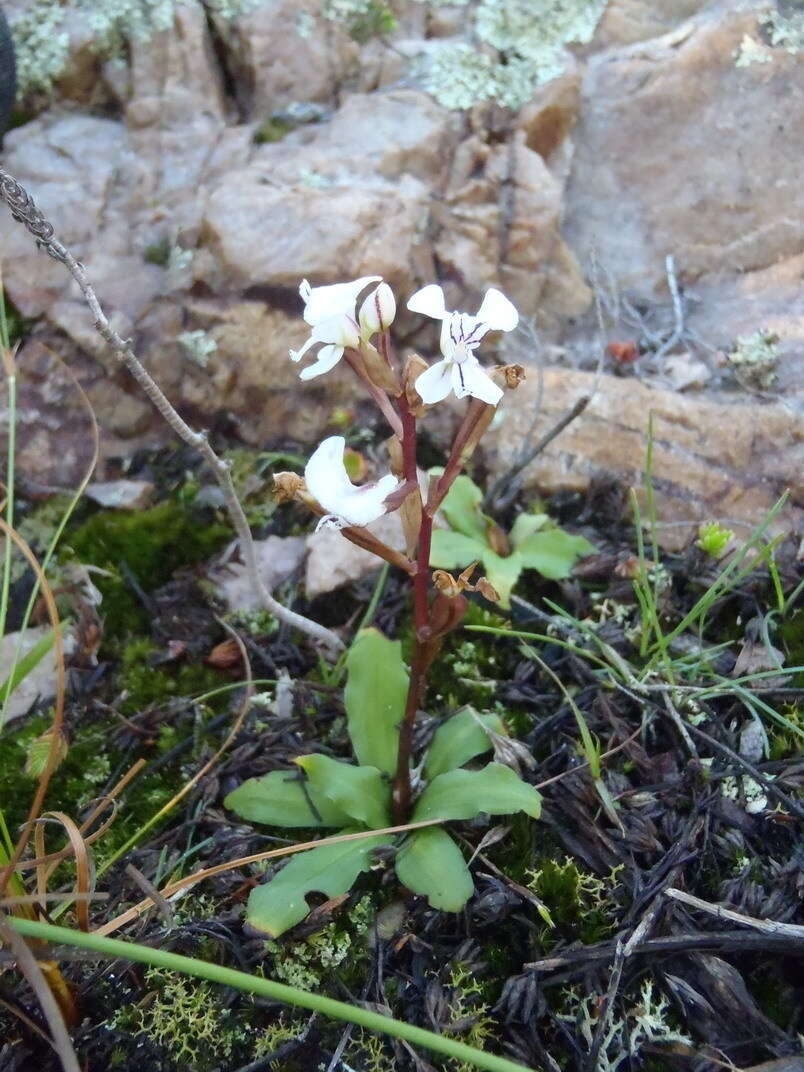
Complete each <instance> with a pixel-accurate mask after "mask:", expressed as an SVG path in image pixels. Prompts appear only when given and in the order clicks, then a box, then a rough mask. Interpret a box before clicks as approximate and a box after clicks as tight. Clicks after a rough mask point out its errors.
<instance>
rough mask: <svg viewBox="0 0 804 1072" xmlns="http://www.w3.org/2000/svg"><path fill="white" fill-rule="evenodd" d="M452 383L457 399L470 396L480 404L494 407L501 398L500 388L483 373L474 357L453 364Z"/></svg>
mask: <svg viewBox="0 0 804 1072" xmlns="http://www.w3.org/2000/svg"><path fill="white" fill-rule="evenodd" d="M452 383H453V386H454V390H455V395H456V397H457V398H466V396H467V395H472V397H473V398H479V399H480V401H481V402H487V403H488V405H490V406H496V405H497V403H498V402H499V401H500V399H501V398H502V396H503V392H502V388H501V387H498V386H497V384H496V383H495V382H494V380H492V379H491V378H490V377H489V376H488V375H487V373H485V372H484V371H483V369H482V368H481V366H480V362H479V361H478V360H477V358H475V357H470V358H468V359H467V360H466V361H461V362H460V363H459V362H455V365H454V369H453V373H452Z"/></svg>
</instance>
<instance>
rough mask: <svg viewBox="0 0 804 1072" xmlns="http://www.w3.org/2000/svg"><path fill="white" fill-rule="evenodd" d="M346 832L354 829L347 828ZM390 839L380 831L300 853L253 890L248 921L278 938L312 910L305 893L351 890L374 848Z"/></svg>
mask: <svg viewBox="0 0 804 1072" xmlns="http://www.w3.org/2000/svg"><path fill="white" fill-rule="evenodd" d="M343 833H344V834H348V833H352V831H350V830H344V831H343ZM389 840H390V839H389V838H388V837H384V836H383V835H379V836H377V837H369V838H361V839H360V840H359V841H341V842H338V843H337V844H335V845H322V846H321V847H320V848H318V849H309V850H308V851H307V852H300V853H298V855H296V856H293V857H292V858H291V860H290V862H289V863H288V864H286V865H285V867H283V868H282V870H281V871H280V872H279V874H278V875H276V876H275V877H274V878H272V879H270V880H269V881H268V882H266V883H265V884H264V885H263V886H257V887H256V889H253V890H252V891H251V894H250V895H249V899H248V905H247V906H246V923H248V924H249V925H250V926H251V927H254V928H255V929H256V930H258V931H262V932H263V933H265V934H267V935H269V936H270V937H271V938H278V937H279V935H280V934H284V932H285V931H286V930H289V929H290V928H291V927H295V925H296V924H297V923H300V922H301V921H302V920H303V919H304V917H305V916H306V915H307V913H308V912H309V910H310V909H309V906H308V904H307V901H306V900H305V895H306V894H308V893H323V894H325V895H326V896H327V897H339V896H340V895H341V894H342V893H348V892H349V890H350V889H351V888H352V886H353V885H354V882H355V879H356V878H357V876H358V875H359V874H361V872H363V871H368V869H369V868H370V867H371V851H372V849H375V848H377V846H378V845H385V844H387V843H388V841H389Z"/></svg>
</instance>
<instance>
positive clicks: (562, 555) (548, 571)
mask: <svg viewBox="0 0 804 1072" xmlns="http://www.w3.org/2000/svg"><path fill="white" fill-rule="evenodd" d="M594 549H595V548H594V545H593V544H591V543H590V542H589V541H588V540H587V539H586V538H585V537H584V536H573V535H571V534H570V533H569V532H564V530H563V529H558V528H556V529H545V530H544V531H543V532H534V533H532V534H531V535H530V536H527V537H525V539H523V540H522V542H521V543H520V544H519V547H518V552H519V554H520V555H521V556H522V563H523V565H524V567H525V568H526V569H535V570H538V571H539V573H541V575H542V576H543V577H548V578H549V579H550V580H551V581H558V580H561V579H562V577H569V575H570V571H571V570H572V567H573V566H574V565H575V563H576V562H577V561H578V559H579V558H582V557H583V556H584V555H590V554H591V553H592V552H593V551H594Z"/></svg>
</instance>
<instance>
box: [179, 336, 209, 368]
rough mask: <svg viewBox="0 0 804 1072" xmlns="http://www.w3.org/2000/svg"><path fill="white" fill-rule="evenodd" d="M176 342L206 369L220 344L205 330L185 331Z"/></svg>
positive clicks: (191, 358) (197, 363) (192, 359)
mask: <svg viewBox="0 0 804 1072" xmlns="http://www.w3.org/2000/svg"><path fill="white" fill-rule="evenodd" d="M176 341H177V342H178V343H180V344H181V346H182V347H183V348H184V352H185V353H186V354H187V356H188V357H189V358H190V360H191V361H194V362H195V363H196V365H198V366H199V367H200V368H206V367H207V363H208V362H209V359H210V357H211V356H212V354H214V353H215V351H216V350H217V349H218V344H217V343H216V342H215V340H214V339H213V338H212V336H211V335H209V334H208V333H207V332H206V331H204V330H203V329H199V330H197V331H183V332H182V333H181V335H177V336H176Z"/></svg>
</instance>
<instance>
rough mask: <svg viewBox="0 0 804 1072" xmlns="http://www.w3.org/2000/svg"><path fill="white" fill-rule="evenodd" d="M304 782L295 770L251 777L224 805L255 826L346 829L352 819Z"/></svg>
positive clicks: (231, 794)
mask: <svg viewBox="0 0 804 1072" xmlns="http://www.w3.org/2000/svg"><path fill="white" fill-rule="evenodd" d="M304 783H305V779H304V776H303V775H302V774H300V773H298V772H296V771H272V772H271V773H270V774H264V775H263V776H262V777H261V778H249V780H248V781H247V782H243V784H242V785H239V786H238V787H237V789H234V790H232V792H231V793H229V795H228V796H227V797H226V799H225V800H224V802H223V803H224V806H225V807H227V808H229V809H230V810H231V811H233V812H235V813H236V814H237V815H239V816H240V818H241V819H248V820H249V821H250V822H252V823H265V824H266V826H284V827H294V826H313V827H326V826H344V825H347V824H348V823H349V822H351V816H350V815H349V814H348V813H347V812H345V811H343V810H342V809H341V808H339V807H338V806H337V805H336V804H333V803H332V801H331V800H328V799H327V797H325V796H324V795H323V793H320V792H318V791H317V790H316V789H315V788H314V787H313V786H312V785H310V784H309V783H306V784H304Z"/></svg>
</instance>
